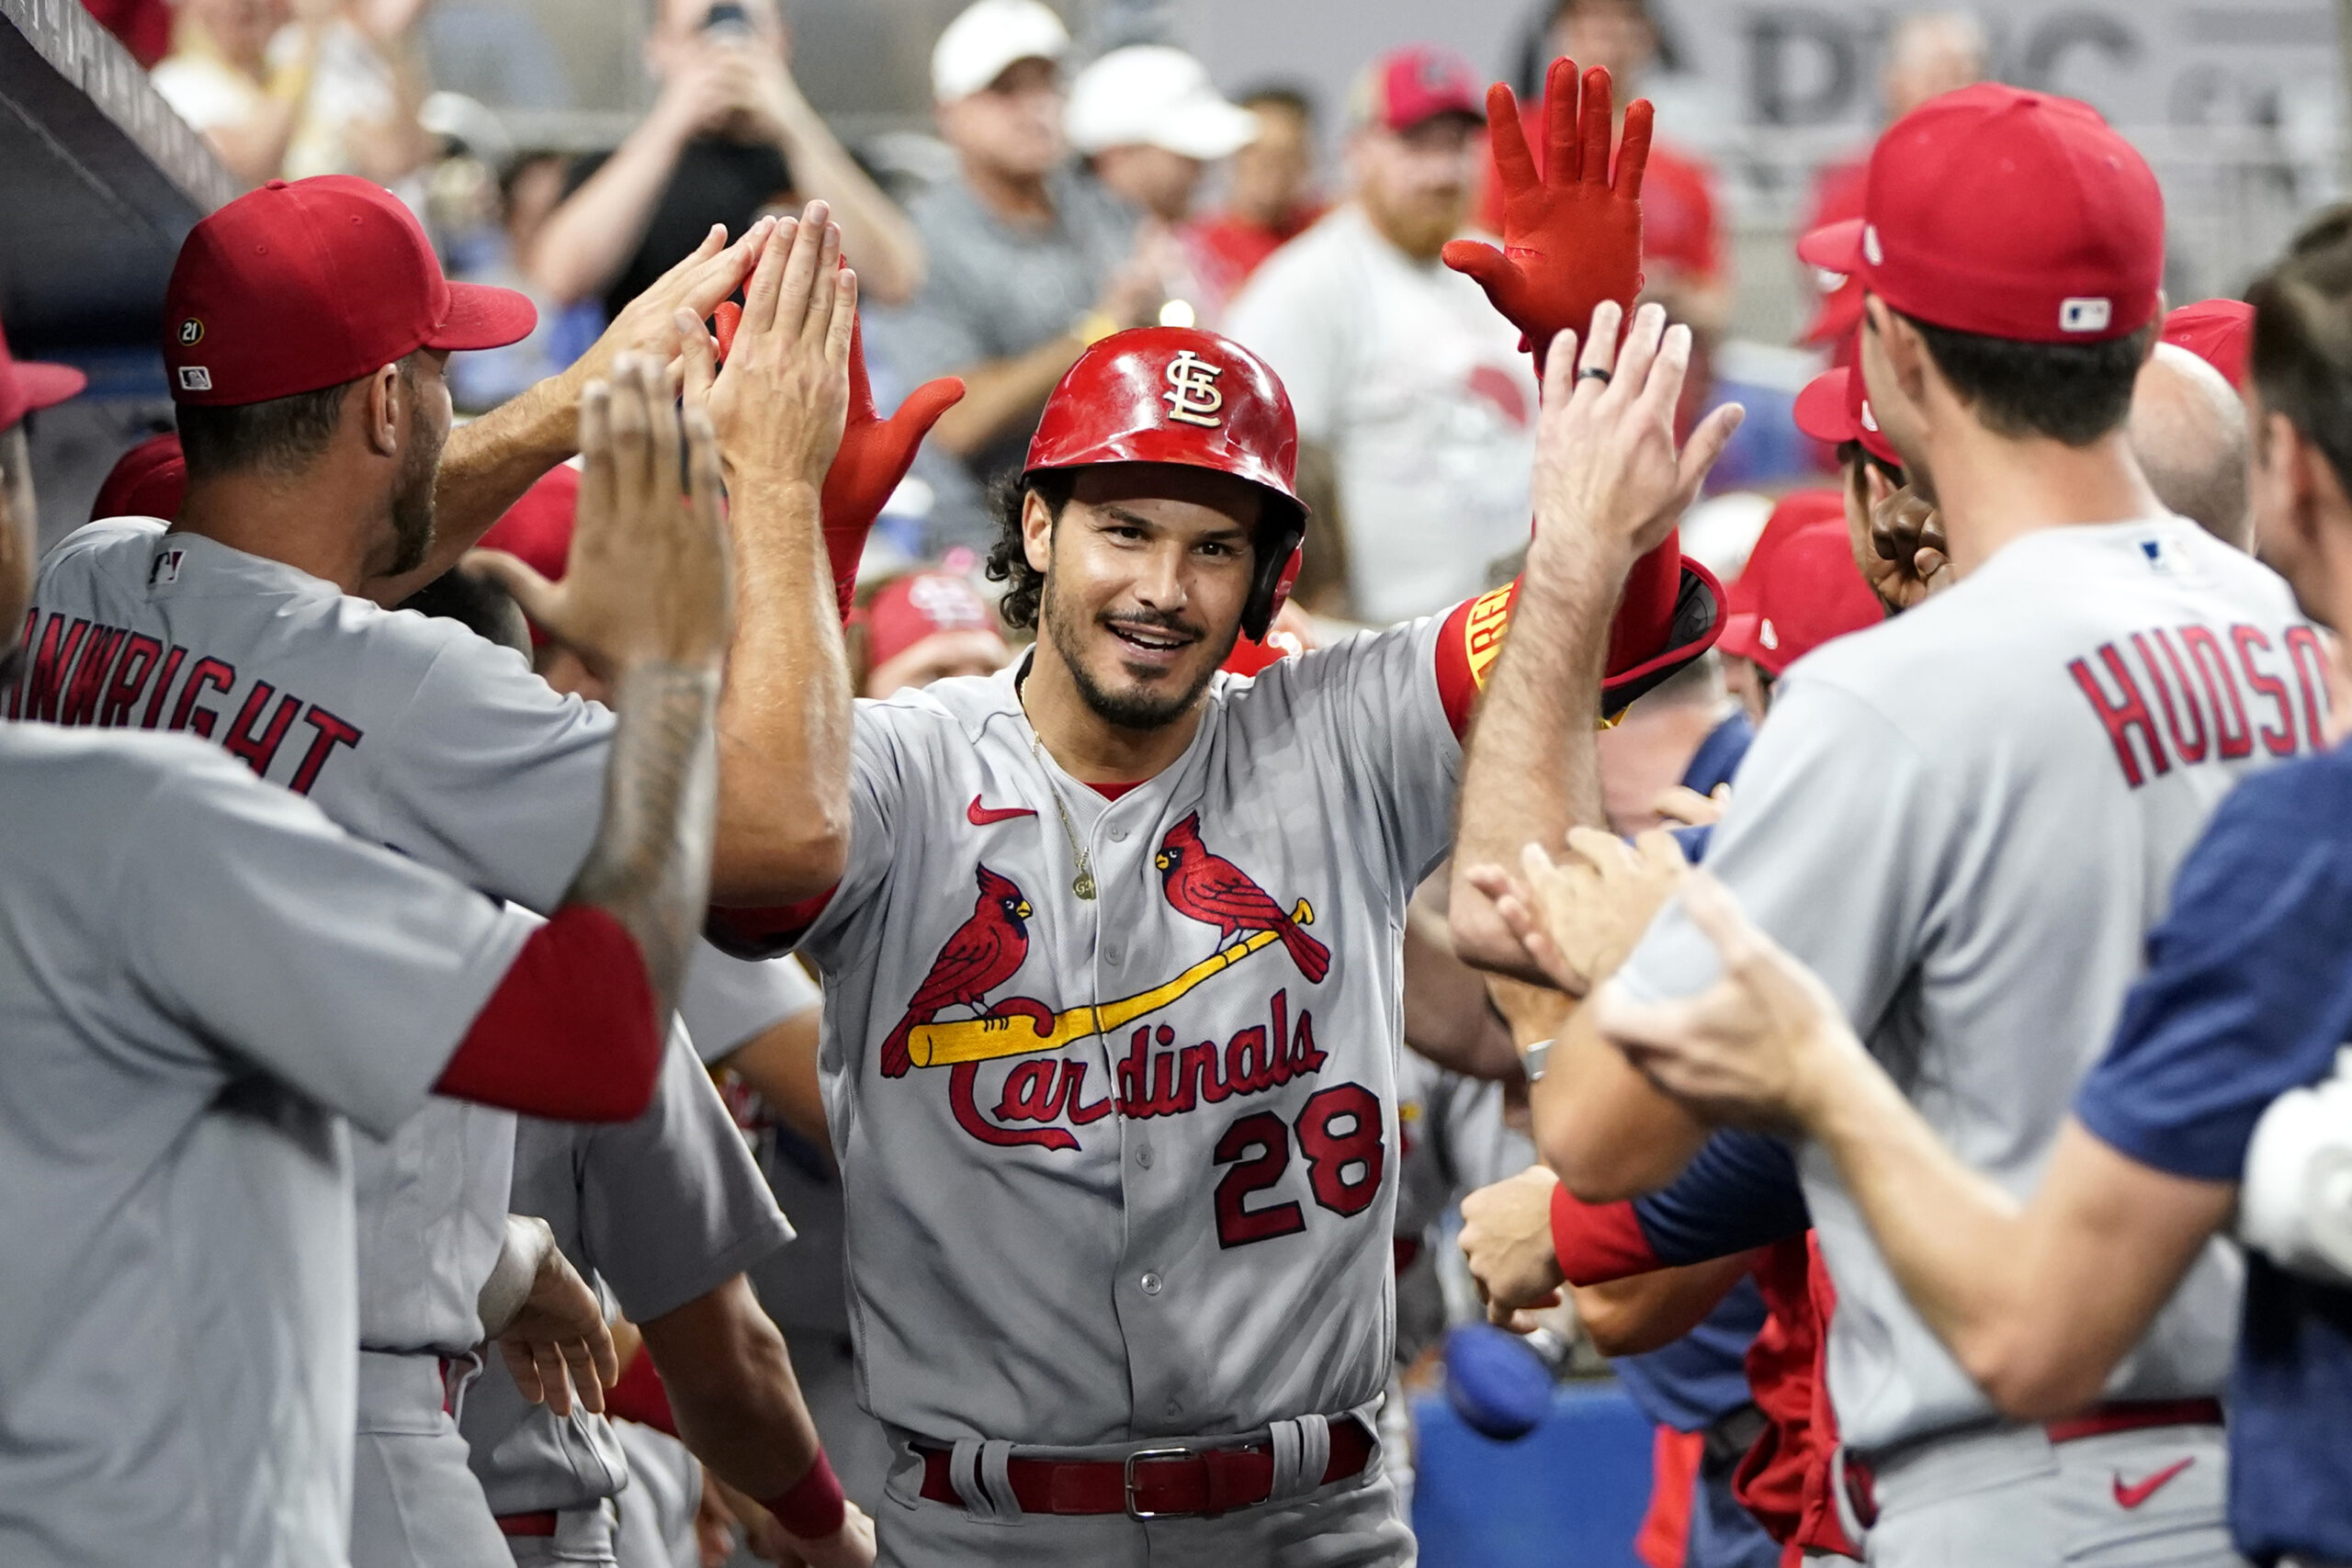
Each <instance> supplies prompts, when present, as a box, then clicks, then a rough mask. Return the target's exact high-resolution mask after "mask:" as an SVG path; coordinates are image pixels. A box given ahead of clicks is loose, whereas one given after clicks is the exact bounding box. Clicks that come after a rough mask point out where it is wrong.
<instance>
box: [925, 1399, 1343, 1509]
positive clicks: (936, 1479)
mask: <svg viewBox="0 0 2352 1568" xmlns="http://www.w3.org/2000/svg"><path fill="white" fill-rule="evenodd" d="M1372 1449H1373V1443H1372V1436H1371V1434H1370V1433H1368V1432H1366V1431H1365V1430H1364V1428H1363V1423H1362V1422H1360V1421H1356V1420H1352V1419H1334V1420H1333V1421H1332V1423H1331V1461H1330V1463H1329V1464H1327V1465H1325V1466H1324V1467H1323V1479H1322V1481H1321V1482H1320V1483H1319V1484H1321V1485H1326V1486H1328V1485H1329V1484H1330V1483H1332V1482H1334V1481H1344V1480H1346V1479H1347V1478H1348V1477H1350V1476H1351V1475H1360V1474H1362V1473H1363V1468H1364V1466H1365V1465H1366V1464H1367V1463H1369V1462H1370V1461H1371V1459H1372ZM915 1451H916V1452H917V1453H919V1454H921V1455H922V1495H923V1497H924V1499H925V1500H926V1501H929V1502H933V1503H953V1504H956V1506H962V1505H963V1501H964V1500H963V1498H961V1497H959V1496H957V1495H956V1485H955V1483H954V1482H953V1481H952V1480H951V1479H950V1478H949V1476H948V1450H945V1449H936V1448H932V1447H930V1446H928V1445H925V1444H920V1443H919V1444H917V1445H916V1446H915ZM1005 1478H1006V1479H1007V1480H1008V1481H1009V1482H1010V1483H1012V1495H1013V1496H1014V1497H1015V1498H1016V1499H1018V1500H1019V1502H1020V1504H1021V1511H1022V1512H1023V1513H1024V1514H1128V1515H1132V1516H1133V1517H1136V1518H1138V1519H1159V1518H1174V1517H1216V1515H1218V1514H1222V1513H1227V1512H1229V1511H1230V1510H1232V1509H1235V1508H1248V1507H1254V1506H1257V1505H1258V1504H1260V1503H1263V1502H1265V1501H1266V1500H1267V1499H1268V1498H1269V1497H1271V1496H1272V1495H1273V1490H1274V1455H1273V1450H1272V1449H1270V1448H1268V1447H1267V1446H1266V1445H1264V1444H1262V1443H1260V1444H1256V1445H1253V1446H1251V1447H1249V1448H1232V1449H1193V1448H1165V1449H1139V1450H1136V1452H1134V1453H1132V1454H1129V1455H1128V1456H1127V1457H1126V1458H1125V1460H1123V1461H1122V1460H1048V1459H1017V1458H1016V1459H1011V1460H1008V1461H1005Z"/></svg>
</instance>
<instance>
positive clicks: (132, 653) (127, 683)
mask: <svg viewBox="0 0 2352 1568" xmlns="http://www.w3.org/2000/svg"><path fill="white" fill-rule="evenodd" d="M163 656H164V645H163V644H162V643H160V642H157V641H156V640H155V639H154V638H153V637H149V636H147V635H146V634H145V633H143V632H134V633H132V634H131V636H130V637H129V638H128V639H127V640H126V641H125V642H124V643H123V645H122V658H121V660H120V661H119V662H118V663H117V664H116V665H115V667H114V679H113V681H111V682H108V683H107V697H106V701H105V703H104V704H102V705H100V706H99V708H98V728H101V729H111V728H117V727H119V726H123V725H128V724H129V723H130V710H131V707H132V705H135V704H136V703H137V702H138V701H139V694H140V693H141V692H143V691H144V690H146V687H147V677H148V676H149V675H150V674H151V673H153V670H154V666H155V660H158V659H161V658H162V657H163Z"/></svg>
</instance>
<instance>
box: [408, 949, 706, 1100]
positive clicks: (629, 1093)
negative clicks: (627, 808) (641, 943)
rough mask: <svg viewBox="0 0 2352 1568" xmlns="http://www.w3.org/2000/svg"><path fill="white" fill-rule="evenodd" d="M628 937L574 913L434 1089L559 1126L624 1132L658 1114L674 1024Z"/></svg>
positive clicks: (480, 1019) (493, 999) (509, 978)
mask: <svg viewBox="0 0 2352 1568" xmlns="http://www.w3.org/2000/svg"><path fill="white" fill-rule="evenodd" d="M656 1005H657V1004H656V1001H655V998H654V995H653V987H652V983H651V981H650V979H649V978H648V976H647V975H646V973H645V959H644V956H643V954H641V953H639V951H638V946H637V939H636V938H634V937H632V936H630V935H629V933H628V927H626V926H624V925H622V924H621V923H620V921H618V920H616V919H614V918H613V917H612V916H611V915H609V914H607V913H605V911H604V910H602V909H599V908H594V907H593V906H590V905H585V904H570V905H566V906H565V907H564V908H561V909H559V910H557V911H556V915H555V918H554V919H551V920H549V921H548V923H547V924H546V925H544V926H541V927H540V928H539V929H538V930H537V931H534V932H532V933H531V936H530V939H529V940H528V941H526V942H524V944H523V949H522V951H521V952H520V953H516V954H515V962H514V963H513V964H510V965H509V966H508V968H507V971H506V977H505V978H504V979H503V980H501V981H500V982H499V983H498V988H497V989H496V990H495V991H492V993H491V996H490V1000H489V1001H487V1002H486V1003H484V1004H483V1005H482V1010H481V1012H479V1013H478V1014H476V1015H475V1017H474V1021H473V1026H472V1027H471V1028H469V1030H467V1032H466V1037H465V1039H464V1040H463V1041H461V1042H459V1043H458V1049H457V1053H456V1055H452V1056H451V1057H450V1058H449V1062H448V1065H447V1066H445V1067H443V1068H442V1069H441V1077H440V1078H439V1080H438V1081H437V1082H435V1084H434V1086H433V1087H434V1089H435V1092H436V1093H440V1094H445V1095H447V1096H449V1097H451V1098H452V1099H456V1100H475V1101H477V1102H479V1103H481V1104H483V1105H495V1106H499V1107H501V1108H502V1109H504V1110H507V1111H521V1112H523V1113H525V1114H526V1115H531V1116H544V1117H548V1118H549V1119H551V1120H554V1121H559V1122H627V1121H629V1120H631V1119H633V1118H635V1117H636V1116H638V1115H639V1114H640V1113H642V1112H643V1111H644V1110H645V1108H646V1107H647V1106H648V1105H650V1104H651V1103H652V1100H653V1085H654V1080H655V1078H656V1077H658V1076H659V1075H660V1073H661V1070H662V1040H663V1037H664V1022H665V1021H664V1020H663V1019H662V1018H661V1017H660V1016H658V1015H657V1013H656V1011H655V1008H656Z"/></svg>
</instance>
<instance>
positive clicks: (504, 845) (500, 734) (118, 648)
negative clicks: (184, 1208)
mask: <svg viewBox="0 0 2352 1568" xmlns="http://www.w3.org/2000/svg"><path fill="white" fill-rule="evenodd" d="M33 599H34V608H33V617H32V622H31V626H32V632H31V635H30V637H29V638H28V642H29V646H28V649H27V657H26V660H25V671H24V675H23V678H22V680H21V682H19V683H18V685H17V687H16V688H14V689H12V690H11V691H10V692H9V693H8V694H7V711H8V714H9V716H11V717H15V716H19V715H21V716H24V717H27V718H35V719H42V720H48V721H52V722H56V723H62V724H69V725H98V726H104V727H109V728H112V727H121V728H134V727H136V728H148V729H184V730H187V731H188V732H189V733H191V734H195V735H198V736H201V737H203V738H204V739H209V740H211V741H213V742H214V743H215V744H216V745H220V746H221V747H223V748H225V749H226V750H228V751H229V752H230V753H231V754H232V755H233V756H236V757H238V758H239V759H241V760H243V761H244V762H245V763H246V764H247V765H248V766H249V767H251V768H252V769H253V771H254V773H256V774H258V775H259V776H260V777H262V778H264V779H266V780H268V781H270V782H271V783H274V784H283V785H285V786H286V787H287V788H288V789H290V790H292V791H293V792H294V793H295V794H297V795H307V796H309V797H310V799H311V800H312V801H313V802H314V803H316V804H317V805H318V806H319V807H321V808H322V809H323V810H324V811H325V812H326V813H327V815H328V816H329V817H331V818H334V820H335V821H337V822H339V823H341V824H342V825H343V826H344V827H345V828H346V829H350V830H351V831H352V832H354V833H356V834H357V835H359V836H360V837H362V838H365V839H368V840H373V841H375V842H377V843H381V844H386V845H389V846H390V847H391V848H393V849H395V850H398V851H400V852H401V853H403V854H405V855H408V856H410V857H411V858H413V859H415V860H419V861H422V862H424V863H426V864H428V865H433V866H437V867H439V868H440V869H441V870H444V871H447V872H448V873H449V874H452V875H454V876H457V877H458V878H459V879H461V880H463V881H465V882H467V883H469V884H470V885H472V886H475V887H479V888H481V889H483V890H484V891H486V892H489V893H492V894H495V895H496V896H498V897H504V898H509V899H512V900H514V901H515V903H518V904H521V905H523V906H525V907H526V908H532V909H537V910H539V911H541V912H542V913H547V912H551V911H552V910H553V909H554V908H555V907H556V905H557V904H558V903H559V902H560V899H561V898H562V896H563V893H564V890H565V889H566V888H567V887H569V886H570V885H571V880H572V878H573V876H574V875H576V874H578V872H579V869H580V865H581V863H582V861H583V860H584V859H585V858H586V857H587V853H588V848H589V846H590V844H591V843H592V842H593V841H594V838H595V833H596V827H597V824H598V822H599V820H600V819H601V818H602V815H603V811H604V791H605V761H606V757H607V755H608V752H607V744H608V742H609V739H610V738H611V734H612V724H613V716H612V714H611V712H610V711H609V710H608V709H606V708H605V707H604V706H602V705H598V704H594V703H583V702H582V701H581V700H580V699H579V698H577V697H570V696H561V695H559V694H557V693H556V692H555V691H554V690H553V689H551V688H550V687H549V686H548V684H547V682H544V681H542V680H540V679H539V678H538V677H537V675H535V674H533V673H532V671H531V670H530V667H529V666H528V665H527V664H526V662H525V661H524V660H523V659H522V657H521V656H520V655H519V654H516V653H515V652H514V651H513V650H512V649H504V648H501V647H499V646H497V645H495V644H493V643H491V642H489V641H486V640H485V639H483V638H481V637H477V636H476V635H474V634H473V633H472V632H470V631H469V630H467V629H466V628H465V627H463V626H459V625H458V624H457V623H455V622H453V621H447V620H439V619H435V618H431V617H427V616H424V615H416V614H414V613H413V612H409V611H388V610H383V609H380V608H379V607H378V606H376V605H375V604H370V603H368V601H366V600H362V599H356V598H353V597H350V596H349V595H346V594H345V593H343V592H339V591H338V590H337V589H336V588H335V586H334V584H333V583H330V582H326V581H322V580H320V579H318V578H315V577H312V576H311V575H310V574H308V573H307V572H303V571H300V570H296V569H295V568H293V567H289V566H287V565H285V564H283V563H281V562H277V561H272V560H266V559H264V558H261V557H258V556H252V555H247V554H245V553H244V552H243V551H242V550H234V549H231V548H229V547H227V546H225V545H220V544H218V543H215V542H214V541H212V540H210V539H207V538H202V537H199V536H194V535H188V534H169V533H166V532H165V531H164V525H163V524H161V523H159V522H157V521H155V520H154V519H152V518H135V517H120V518H114V519H110V520H107V521H105V522H99V523H93V524H90V525H87V526H86V527H84V528H81V529H78V530H76V531H75V532H74V534H73V535H71V536H68V537H67V538H66V539H64V540H63V541H62V542H61V543H59V544H58V546H57V547H55V548H54V549H52V550H51V551H50V552H49V554H48V556H47V557H46V558H44V559H43V560H42V562H41V569H40V581H39V582H38V584H37V585H36V588H35V591H34V595H33ZM356 908H357V907H355V910H351V911H346V912H345V918H354V914H355V911H356ZM740 968H741V965H740V964H735V963H734V962H733V961H731V960H727V959H724V958H722V957H721V956H720V955H719V954H718V953H715V952H714V953H710V954H708V957H707V960H705V961H701V962H698V963H697V964H696V965H695V978H694V979H693V980H692V981H691V984H693V985H694V986H695V987H702V986H705V985H710V986H714V987H716V986H717V985H718V984H719V983H720V981H719V980H718V979H717V978H714V976H716V975H717V973H718V971H720V970H733V969H740ZM756 988H757V987H756V985H755V986H754V992H755V994H756ZM513 1124H514V1119H513V1118H512V1117H511V1116H509V1115H507V1114H506V1113H505V1112H503V1111H492V1110H488V1109H485V1108H481V1107H475V1106H458V1105H454V1104H447V1103H443V1102H437V1101H436V1102H435V1103H434V1104H433V1105H432V1107H431V1108H430V1110H429V1111H427V1113H426V1114H424V1115H422V1116H420V1117H418V1118H416V1119H415V1120H413V1121H412V1122H410V1123H409V1124H408V1125H406V1126H404V1127H402V1128H401V1129H400V1131H399V1132H398V1133H397V1134H394V1136H393V1139H392V1141H391V1144H390V1146H389V1147H379V1148H368V1149H363V1151H362V1156H361V1175H362V1185H361V1195H362V1199H363V1204H362V1210H361V1224H360V1237H361V1247H360V1263H361V1293H362V1296H363V1298H364V1299H365V1301H366V1303H367V1309H366V1313H365V1316H364V1319H363V1322H362V1325H361V1328H362V1333H363V1335H364V1336H365V1342H366V1343H367V1344H368V1345H369V1346H370V1347H375V1348H387V1349H415V1350H426V1351H449V1350H455V1349H462V1348H464V1347H466V1346H468V1345H470V1344H472V1343H473V1342H474V1341H475V1340H476V1339H479V1338H480V1337H481V1328H480V1324H479V1321H478V1320H477V1319H476V1318H475V1315H474V1301H475V1298H476V1296H477V1295H478V1294H479V1293H480V1292H481V1285H482V1281H483V1280H485V1279H486V1278H487V1277H488V1275H489V1270H490V1269H491V1267H492V1264H493V1263H494V1262H495V1261H496V1259H497V1246H498V1240H499V1235H498V1227H499V1225H500V1223H501V1221H502V1219H503V1213H504V1202H505V1195H506V1191H507V1189H508V1186H509V1175H510V1169H511V1168H510V1167H509V1166H508V1165H507V1164H506V1162H507V1161H508V1159H509V1158H510V1157H511V1148H512V1142H513V1133H512V1129H513Z"/></svg>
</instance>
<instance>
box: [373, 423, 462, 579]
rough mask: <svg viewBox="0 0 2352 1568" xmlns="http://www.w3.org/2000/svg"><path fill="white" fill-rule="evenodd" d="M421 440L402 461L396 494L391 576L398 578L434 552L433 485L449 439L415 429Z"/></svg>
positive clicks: (410, 448) (421, 426) (394, 493)
mask: <svg viewBox="0 0 2352 1568" xmlns="http://www.w3.org/2000/svg"><path fill="white" fill-rule="evenodd" d="M415 429H416V432H417V434H418V437H419V439H418V440H416V441H415V442H414V443H413V444H412V445H411V446H410V447H409V449H408V455H407V456H406V457H403V458H402V459H401V477H400V483H399V485H398V486H397V487H396V488H395V489H394V490H393V491H392V547H393V555H392V565H391V570H390V572H389V573H388V574H387V575H390V576H394V577H397V576H399V575H400V574H401V573H402V572H409V571H414V570H416V569H417V568H418V567H420V566H423V565H424V558H425V557H426V556H427V555H429V554H430V553H431V552H432V549H433V486H434V481H435V479H438V478H439V477H440V472H441V447H442V445H443V443H444V442H445V441H446V440H447V436H445V435H442V434H437V433H436V434H433V435H432V437H431V440H430V443H429V444H428V442H427V441H426V439H425V438H424V437H425V436H426V434H427V429H426V427H425V426H424V424H423V423H419V424H418V425H416V426H415Z"/></svg>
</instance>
